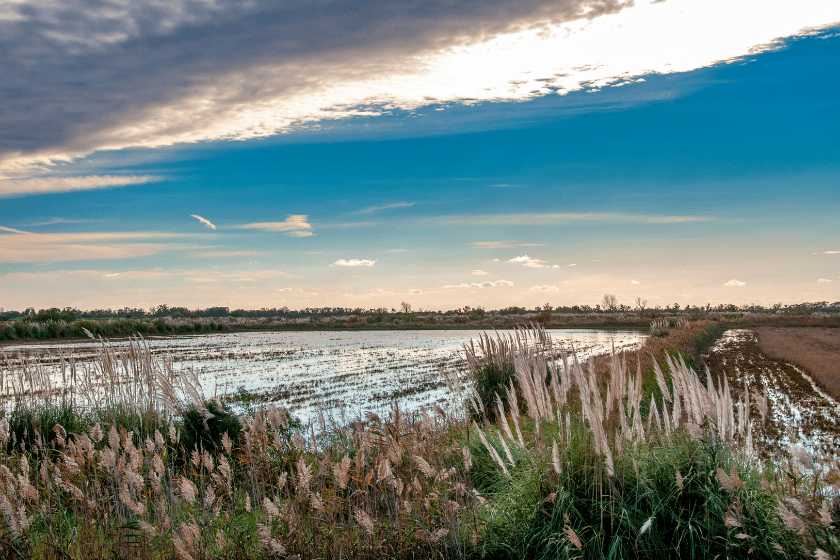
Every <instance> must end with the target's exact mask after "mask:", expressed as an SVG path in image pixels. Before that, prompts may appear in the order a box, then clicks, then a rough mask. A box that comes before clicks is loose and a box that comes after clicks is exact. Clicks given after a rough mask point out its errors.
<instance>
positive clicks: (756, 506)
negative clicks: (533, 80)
mask: <svg viewBox="0 0 840 560" xmlns="http://www.w3.org/2000/svg"><path fill="white" fill-rule="evenodd" d="M102 346H103V351H102V354H101V360H100V363H99V365H98V366H97V368H96V369H94V370H91V371H90V372H88V373H90V378H89V379H87V380H82V381H80V380H79V379H78V377H77V379H75V380H71V381H72V382H74V383H77V385H72V387H73V388H74V390H77V391H78V392H80V393H81V392H82V391H86V390H89V391H90V392H91V394H100V393H102V392H103V391H105V392H108V393H109V395H110V396H108V397H107V398H106V397H103V400H102V402H101V403H99V404H98V406H97V407H93V406H88V405H87V404H86V405H85V407H82V406H80V405H79V403H83V404H84V403H88V401H85V400H82V399H80V400H78V401H76V400H73V398H75V397H72V398H68V394H67V392H66V391H63V390H62V391H59V392H57V393H56V392H46V393H45V392H44V391H43V390H41V391H39V390H37V389H38V385H37V383H36V382H35V381H31V382H30V381H28V378H27V377H26V375H25V373H24V374H23V375H22V376H19V375H14V376H12V377H14V379H15V381H14V383H16V384H17V385H16V387H17V388H18V389H20V388H21V387H22V386H23V387H24V389H26V390H24V391H23V393H16V394H15V395H13V396H9V399H11V400H7V403H6V404H7V408H6V415H5V416H4V418H2V419H0V443H2V445H0V514H2V518H3V519H2V523H0V553H2V555H3V557H5V558H21V559H25V558H50V559H52V558H56V559H57V558H62V559H68V558H72V559H81V558H138V559H153V558H154V559H157V558H161V559H163V558H166V559H170V558H178V559H180V560H199V559H212V558H241V559H243V560H244V559H257V558H260V559H262V558H293V557H299V558H347V557H354V558H355V557H359V558H432V557H434V558H484V557H491V558H537V557H546V558H547V557H551V558H558V557H562V558H567V557H568V558H626V557H639V558H669V557H673V556H674V555H675V551H676V553H677V554H679V555H682V556H685V557H692V558H712V557H730V558H740V557H743V558H805V557H813V556H814V555H816V556H817V557H818V558H820V557H825V558H829V557H832V555H835V556H836V555H837V554H838V552H840V541H838V533H837V525H836V522H835V519H836V518H837V494H836V492H837V487H838V486H840V482H838V480H840V476H838V474H840V468H838V467H840V466H839V465H837V464H836V463H834V464H832V463H830V462H829V461H828V460H827V459H824V458H822V457H816V458H814V457H810V456H808V455H807V454H806V453H804V451H802V450H797V453H796V454H793V455H792V456H791V459H790V460H789V461H788V462H787V464H785V465H783V466H781V467H780V468H774V467H773V465H768V464H762V463H760V462H759V461H758V460H757V459H756V458H755V457H756V454H755V451H754V444H753V441H752V433H753V426H754V425H756V424H757V423H761V422H763V421H765V419H764V418H763V416H762V412H761V411H762V410H764V407H765V404H763V403H765V400H764V399H763V397H762V395H760V394H752V395H751V394H744V395H742V396H740V397H737V398H736V397H734V396H733V391H732V390H731V389H730V387H729V386H728V382H727V381H726V379H722V380H720V381H717V380H715V379H713V378H712V376H711V375H706V379H705V381H703V382H701V380H700V377H699V376H698V375H697V373H695V371H694V370H693V369H692V368H691V367H690V366H689V365H688V364H687V363H686V361H685V360H683V359H682V358H681V357H671V356H670V355H668V354H666V355H665V356H664V357H663V360H664V366H665V367H660V365H659V362H658V361H657V360H655V359H652V360H651V364H652V365H651V371H650V372H648V371H647V370H646V369H644V367H645V366H644V364H643V363H642V362H641V361H637V362H636V364H634V365H635V366H636V367H635V372H633V368H632V367H631V365H629V364H628V362H627V359H626V357H625V356H624V355H620V354H616V353H613V354H612V355H611V356H609V357H607V360H608V370H609V371H608V374H607V375H599V373H598V367H597V366H596V360H594V359H590V360H587V361H586V362H585V363H581V362H580V361H578V359H577V358H576V355H575V354H574V352H573V351H566V349H564V348H557V347H555V346H554V344H553V343H552V341H551V339H550V337H549V336H547V335H546V333H545V331H544V330H542V329H527V330H526V329H522V330H519V331H517V332H516V333H514V334H513V335H512V336H508V337H505V338H502V337H500V336H497V337H490V336H485V337H482V340H481V341H478V346H476V345H471V346H470V348H468V349H467V351H466V357H467V363H468V365H469V368H468V369H469V375H468V376H467V378H463V377H459V376H457V375H450V376H449V377H448V378H447V382H448V383H449V385H450V388H451V390H452V391H453V393H454V394H456V395H458V396H460V397H461V398H462V399H463V400H464V401H466V402H467V403H469V404H468V407H467V408H468V410H470V411H471V412H472V414H461V413H455V412H453V410H447V409H444V408H442V407H440V406H436V407H433V408H432V409H430V410H428V411H423V412H421V413H417V414H413V415H409V414H405V413H404V412H403V411H402V410H401V409H400V408H399V406H398V405H397V404H396V403H395V404H394V405H393V407H392V409H391V411H390V414H389V415H388V416H387V418H380V417H379V416H377V415H376V414H373V413H367V414H366V415H365V416H364V417H363V418H358V419H356V421H354V422H350V423H344V422H341V423H338V422H336V421H334V420H332V419H330V418H326V417H324V415H319V417H318V422H317V425H309V426H302V425H301V424H300V422H299V421H296V420H295V419H294V418H292V417H290V416H289V414H288V413H287V412H286V411H285V410H283V409H282V408H277V407H275V406H270V407H268V408H265V407H259V408H257V409H256V410H255V411H254V413H253V414H252V415H248V416H242V417H239V418H238V419H237V421H238V422H239V424H238V425H239V426H241V429H240V428H237V427H235V426H236V424H233V423H230V424H226V425H227V426H229V428H228V429H227V430H219V429H218V428H219V426H220V425H221V424H220V423H219V422H220V421H221V420H223V419H224V418H226V417H229V416H231V413H230V411H229V410H228V409H225V408H224V407H223V406H222V405H221V403H218V402H215V401H212V400H211V401H209V402H208V401H204V400H203V397H202V395H201V393H200V392H199V390H198V389H199V388H198V387H196V386H195V384H194V381H195V380H194V379H190V378H189V376H187V375H185V374H180V375H179V374H178V373H177V372H175V371H174V370H173V369H172V368H171V362H169V363H170V365H167V361H166V360H165V359H163V358H161V357H159V356H154V355H152V354H151V352H149V351H148V347H146V346H144V345H143V344H142V343H140V342H138V344H137V345H136V346H135V349H134V350H132V352H135V358H136V359H131V355H130V352H128V355H126V353H124V352H122V351H121V352H116V351H115V352H114V353H113V354H111V353H110V350H113V349H109V346H108V344H107V343H105V342H103V344H102ZM109 364H110V365H109ZM490 366H499V368H500V369H501V370H502V371H506V372H508V373H509V374H510V376H509V377H508V378H507V379H506V380H505V381H504V383H500V384H498V385H497V386H496V387H495V390H494V392H493V394H492V397H490V398H485V397H483V396H482V395H480V394H479V392H478V390H477V389H476V386H477V384H478V383H479V381H480V377H481V376H482V375H484V372H485V371H486V369H487V368H488V367H490ZM109 372H113V376H114V377H109V376H111V375H112V374H111V373H109ZM30 373H32V376H33V379H37V377H36V375H35V374H36V373H37V372H36V371H31V372H30ZM79 373H80V372H79V371H78V370H77V371H76V374H77V376H78V374H79ZM94 374H95V375H94ZM648 374H649V375H648ZM645 377H652V379H653V380H652V381H646V380H645V379H644V378H645ZM470 378H472V379H470ZM21 380H23V381H21ZM111 380H113V381H114V386H113V387H112V385H109V384H108V382H109V381H111ZM119 381H121V382H122V383H124V384H125V385H126V386H124V387H117V386H118V385H120V383H119ZM89 382H90V383H89ZM21 383H23V385H21ZM27 383H28V384H29V385H27ZM651 384H652V385H653V386H655V390H647V389H645V387H647V386H651ZM76 388H78V389H76ZM193 393H195V394H193ZM39 399H40V400H39ZM128 399H133V400H131V401H128ZM15 400H17V404H15V403H14V402H13V401H15ZM48 402H50V403H53V404H56V403H57V404H61V405H62V406H64V407H65V409H66V410H67V411H68V413H67V414H68V416H67V418H68V419H75V420H74V422H75V423H74V424H73V428H72V429H68V426H67V425H66V424H67V423H66V422H65V423H59V422H56V423H55V424H53V425H49V424H48V423H46V422H48V420H49V418H45V419H44V420H43V421H41V422H40V423H39V424H38V426H37V428H36V429H35V430H33V434H32V436H31V439H30V440H27V441H26V442H24V441H22V440H21V438H20V437H19V436H18V435H17V432H16V431H15V429H14V426H15V424H16V423H19V417H18V416H16V412H15V411H16V410H20V409H21V408H22V407H24V405H29V406H32V407H37V406H42V407H43V406H46V404H44V403H48ZM27 403H28V404H27ZM12 405H14V406H12ZM491 410H492V411H494V413H493V414H492V415H491V414H490V413H489V411H491ZM190 418H191V419H192V421H190V422H188V421H187V420H188V419H190ZM491 418H492V419H491ZM202 426H204V431H203V432H202ZM195 431H198V432H202V434H200V435H208V434H211V432H212V434H211V436H212V437H210V439H209V440H208V439H206V438H202V437H188V435H189V434H188V433H189V432H195ZM189 442H196V443H194V444H190V443H189ZM217 444H218V445H217ZM791 480H793V481H794V483H791Z"/></svg>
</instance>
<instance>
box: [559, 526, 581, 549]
mask: <svg viewBox="0 0 840 560" xmlns="http://www.w3.org/2000/svg"><path fill="white" fill-rule="evenodd" d="M563 532H564V533H565V534H566V538H567V539H569V542H571V543H572V544H573V545H574V546H575V548H576V549H578V550H582V549H583V543H582V542H580V537H578V536H577V533H575V530H574V529H572V528H571V527H570V526H569V525H566V526H565V527H564V528H563Z"/></svg>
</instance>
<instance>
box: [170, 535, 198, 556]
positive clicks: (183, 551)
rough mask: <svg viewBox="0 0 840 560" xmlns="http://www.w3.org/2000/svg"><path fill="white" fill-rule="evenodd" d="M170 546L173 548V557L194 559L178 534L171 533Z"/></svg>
mask: <svg viewBox="0 0 840 560" xmlns="http://www.w3.org/2000/svg"><path fill="white" fill-rule="evenodd" d="M172 547H173V548H174V549H175V557H176V558H178V560H195V559H194V558H193V557H192V555H190V553H189V552H187V547H186V545H185V544H184V541H183V540H182V539H181V537H180V536H179V535H178V534H173V535H172Z"/></svg>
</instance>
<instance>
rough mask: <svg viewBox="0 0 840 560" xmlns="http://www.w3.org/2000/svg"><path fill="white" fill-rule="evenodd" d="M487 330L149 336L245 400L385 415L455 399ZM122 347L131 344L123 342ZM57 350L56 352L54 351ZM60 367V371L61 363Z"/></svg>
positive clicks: (598, 345)
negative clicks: (469, 346) (468, 359)
mask: <svg viewBox="0 0 840 560" xmlns="http://www.w3.org/2000/svg"><path fill="white" fill-rule="evenodd" d="M481 333H482V331H478V330H458V331H444V330H441V331H350V332H347V331H332V332H325V331H317V332H313V331H303V332H260V333H225V334H206V335H190V336H178V337H166V338H153V339H149V340H148V342H149V345H150V347H151V348H152V350H153V352H155V353H168V354H169V355H170V356H172V358H173V360H174V362H175V368H176V371H177V370H179V369H181V370H183V369H185V368H191V369H192V370H193V371H194V372H195V373H196V374H197V375H198V378H199V380H200V381H201V385H202V387H203V390H204V394H205V396H207V397H212V396H214V395H215V396H220V397H226V398H227V399H229V400H230V401H231V402H233V403H237V402H238V400H237V397H236V394H237V392H238V391H239V389H240V388H242V389H244V390H245V391H248V392H249V393H252V394H255V395H257V397H258V401H259V402H266V403H268V402H273V403H276V404H278V405H282V406H284V407H286V408H288V409H289V410H290V411H291V412H292V413H293V414H295V415H296V416H298V417H299V418H301V419H302V420H304V421H308V420H311V419H313V418H314V417H315V416H316V415H317V410H318V408H319V407H323V408H324V410H325V412H326V414H327V416H328V417H329V416H333V417H334V418H336V419H338V420H339V421H342V420H341V409H342V408H343V409H344V415H345V420H350V419H352V418H355V417H357V416H358V415H361V414H362V412H363V411H367V410H371V411H374V412H377V413H381V412H383V411H385V410H387V409H388V408H389V407H390V404H391V402H392V400H393V399H399V402H400V405H401V406H402V407H403V408H404V409H406V410H413V409H418V408H420V407H422V406H425V405H429V404H432V403H434V402H444V401H447V400H448V399H450V398H451V397H452V395H450V394H449V391H448V390H447V388H446V386H445V385H444V384H443V378H442V375H441V373H440V370H441V369H445V370H448V371H463V370H464V368H465V364H464V361H463V345H464V344H465V343H469V341H470V340H471V339H478V337H479V335H480V334H481ZM548 333H549V334H550V335H551V337H552V340H553V342H554V343H555V345H558V344H562V345H565V346H566V347H567V348H570V346H571V344H574V347H575V350H576V351H577V353H578V357H579V358H580V359H585V358H586V357H587V356H589V355H591V354H600V353H605V352H609V351H610V348H611V347H612V345H613V344H614V345H615V348H616V350H619V349H622V348H627V349H629V348H634V347H636V346H638V345H639V344H640V343H641V342H642V341H643V340H644V339H645V338H646V337H647V335H646V334H645V333H643V332H638V331H628V330H609V331H607V330H597V329H551V330H548ZM113 344H114V346H116V347H120V346H121V345H123V346H124V345H125V344H126V343H125V342H114V343H113ZM97 348H98V343H97V342H94V341H90V342H74V343H55V342H51V343H45V344H28V345H18V346H5V347H3V349H2V350H3V351H4V352H5V353H6V354H7V355H15V354H17V353H18V352H20V353H22V354H23V355H25V356H29V357H33V358H34V357H37V358H39V359H40V360H41V361H42V362H49V361H53V362H54V361H55V360H54V358H55V356H56V354H57V353H58V352H62V353H65V354H66V353H69V352H72V354H73V356H74V358H75V360H76V362H77V363H82V364H83V363H85V362H86V361H87V362H89V361H90V360H92V358H93V357H94V356H95V354H96V351H97ZM50 356H53V359H51V358H50ZM48 367H51V368H53V376H54V377H55V376H56V375H59V376H60V374H58V373H57V369H56V368H57V366H56V365H55V364H54V365H52V366H48Z"/></svg>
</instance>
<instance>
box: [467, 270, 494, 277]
mask: <svg viewBox="0 0 840 560" xmlns="http://www.w3.org/2000/svg"><path fill="white" fill-rule="evenodd" d="M471 274H472V275H473V276H486V275H487V274H490V273H489V272H486V271H484V270H473V271H472V273H471Z"/></svg>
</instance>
